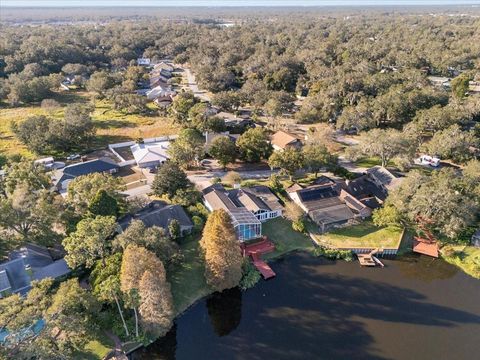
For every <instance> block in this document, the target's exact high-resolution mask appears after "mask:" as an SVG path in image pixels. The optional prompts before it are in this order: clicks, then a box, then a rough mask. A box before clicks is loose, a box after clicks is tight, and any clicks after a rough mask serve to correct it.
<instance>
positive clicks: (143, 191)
mask: <svg viewBox="0 0 480 360" xmlns="http://www.w3.org/2000/svg"><path fill="white" fill-rule="evenodd" d="M151 191H152V187H151V186H150V185H148V184H147V185H143V186H139V187H136V188H133V189H129V190H125V191H122V194H124V195H127V198H132V197H138V196H144V195H147V194H149V193H150V192H151Z"/></svg>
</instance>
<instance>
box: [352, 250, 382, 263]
mask: <svg viewBox="0 0 480 360" xmlns="http://www.w3.org/2000/svg"><path fill="white" fill-rule="evenodd" d="M378 252H381V250H379V249H373V250H372V251H370V252H369V253H368V254H357V258H358V262H359V263H360V265H361V266H372V267H373V266H377V265H379V266H381V267H385V265H384V264H383V263H382V262H381V261H380V260H379V259H378V258H377V257H375V256H374V255H375V254H376V253H378Z"/></svg>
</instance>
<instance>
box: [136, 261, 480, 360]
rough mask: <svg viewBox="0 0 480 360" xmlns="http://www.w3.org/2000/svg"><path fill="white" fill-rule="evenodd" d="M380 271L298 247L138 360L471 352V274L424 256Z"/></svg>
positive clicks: (477, 329) (195, 311)
mask: <svg viewBox="0 0 480 360" xmlns="http://www.w3.org/2000/svg"><path fill="white" fill-rule="evenodd" d="M385 263H386V267H385V268H383V269H382V268H361V267H360V266H359V264H358V262H352V263H346V262H343V261H339V262H333V261H328V260H325V259H323V258H314V257H312V256H310V255H307V254H300V253H299V254H295V255H291V256H289V257H287V258H285V259H283V260H280V261H277V262H274V263H272V267H273V269H274V270H275V272H276V273H277V277H276V278H274V279H272V280H270V281H263V280H262V281H261V282H260V283H259V284H258V285H257V286H256V287H254V288H253V289H250V290H248V291H246V292H241V291H240V290H238V289H233V290H229V291H225V292H223V293H221V294H215V295H213V296H210V297H209V298H207V299H204V300H202V301H200V302H198V303H197V304H196V305H194V306H193V307H192V308H190V309H189V310H188V311H186V312H185V313H184V314H183V315H182V316H181V317H180V318H178V319H177V321H176V324H175V327H174V328H173V329H172V330H171V331H170V332H169V333H168V334H167V336H165V337H164V338H162V339H160V340H158V341H157V342H155V343H153V344H152V345H151V346H149V347H147V348H146V349H143V350H142V351H140V352H138V353H136V354H135V355H134V356H133V357H134V359H135V360H138V359H162V360H170V359H177V360H180V359H196V360H198V359H212V360H213V359H222V360H224V359H248V360H257V359H258V360H265V359H285V360H286V359H288V360H293V359H302V360H304V359H455V360H460V359H473V358H475V357H477V356H478V354H479V353H480V281H478V280H475V279H473V278H471V277H469V276H467V275H465V274H463V273H462V272H461V271H459V270H457V268H455V267H453V266H451V265H449V264H447V263H445V262H443V261H442V260H433V259H430V258H427V257H416V256H412V257H404V258H400V259H397V260H386V261H385Z"/></svg>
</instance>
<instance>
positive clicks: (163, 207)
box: [119, 200, 193, 231]
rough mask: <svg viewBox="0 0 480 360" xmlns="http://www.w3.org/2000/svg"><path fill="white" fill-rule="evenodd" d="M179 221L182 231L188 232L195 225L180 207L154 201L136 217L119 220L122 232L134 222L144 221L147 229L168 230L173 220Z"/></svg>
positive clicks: (137, 213)
mask: <svg viewBox="0 0 480 360" xmlns="http://www.w3.org/2000/svg"><path fill="white" fill-rule="evenodd" d="M174 219H175V220H177V221H178V222H179V224H180V227H181V228H182V230H185V231H188V230H190V229H191V228H192V227H193V223H192V221H191V220H190V218H189V217H188V215H187V213H186V212H185V210H184V209H183V208H182V207H181V206H180V205H167V204H166V203H164V202H163V201H158V200H155V201H152V202H151V203H149V204H148V205H147V206H145V207H144V208H143V209H141V210H140V211H138V212H136V213H135V214H134V215H127V216H125V217H123V218H122V219H120V220H119V225H120V227H121V228H122V230H125V229H126V228H127V227H128V226H129V225H130V223H131V222H132V220H140V221H142V222H143V223H144V224H145V226H146V227H152V226H158V227H161V228H164V229H165V230H168V225H169V224H170V222H171V221H172V220H174Z"/></svg>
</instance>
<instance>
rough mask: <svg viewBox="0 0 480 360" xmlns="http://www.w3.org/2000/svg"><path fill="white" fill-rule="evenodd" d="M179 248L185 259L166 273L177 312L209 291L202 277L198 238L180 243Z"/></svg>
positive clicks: (202, 265)
mask: <svg viewBox="0 0 480 360" xmlns="http://www.w3.org/2000/svg"><path fill="white" fill-rule="evenodd" d="M181 248H182V252H183V255H184V256H185V259H184V261H183V262H182V263H181V264H180V265H178V266H176V267H175V268H174V269H173V270H172V271H170V272H169V274H168V280H169V281H170V284H171V286H172V295H173V302H174V305H175V310H176V312H177V314H180V313H182V312H183V311H185V309H187V308H188V307H189V306H190V305H192V304H193V303H194V302H195V301H197V300H199V299H201V298H202V297H204V296H206V295H208V294H210V292H211V290H210V289H209V288H208V286H207V283H206V281H205V277H204V271H205V268H204V264H203V260H202V257H201V255H200V246H199V242H198V238H194V239H193V240H190V241H188V242H187V243H185V244H182V246H181Z"/></svg>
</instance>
